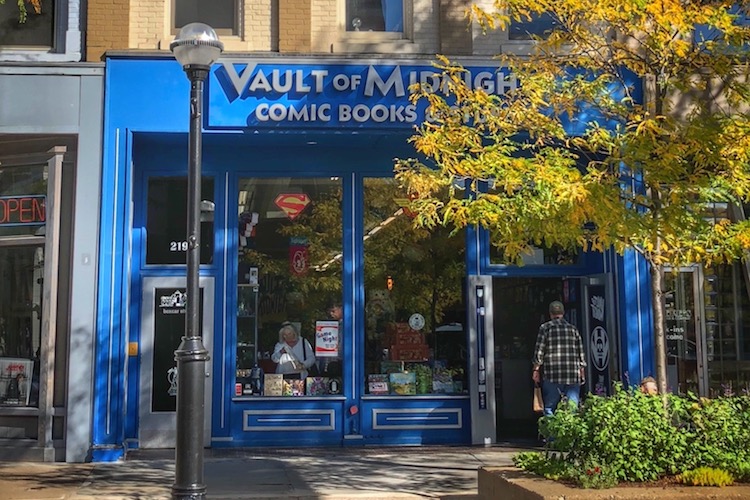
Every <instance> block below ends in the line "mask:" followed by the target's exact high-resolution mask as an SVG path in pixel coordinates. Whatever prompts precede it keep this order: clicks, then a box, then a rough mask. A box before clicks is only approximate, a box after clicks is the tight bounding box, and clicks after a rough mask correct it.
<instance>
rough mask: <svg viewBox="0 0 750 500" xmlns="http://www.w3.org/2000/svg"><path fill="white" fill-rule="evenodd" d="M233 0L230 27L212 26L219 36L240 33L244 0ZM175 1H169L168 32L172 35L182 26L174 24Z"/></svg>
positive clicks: (231, 35) (239, 34)
mask: <svg viewBox="0 0 750 500" xmlns="http://www.w3.org/2000/svg"><path fill="white" fill-rule="evenodd" d="M233 1H234V9H233V13H234V19H233V20H232V28H231V29H227V28H216V27H215V26H212V28H213V29H214V31H215V32H216V34H217V35H219V36H220V37H237V36H241V35H242V11H243V7H244V0H233ZM177 2H178V0H171V2H170V14H169V25H170V32H171V34H172V35H177V34H178V33H179V32H180V29H181V28H182V26H177V24H176V19H175V18H176V14H177Z"/></svg>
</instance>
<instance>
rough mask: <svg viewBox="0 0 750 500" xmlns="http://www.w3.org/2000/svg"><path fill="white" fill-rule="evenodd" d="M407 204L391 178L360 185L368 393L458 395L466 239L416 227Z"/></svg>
mask: <svg viewBox="0 0 750 500" xmlns="http://www.w3.org/2000/svg"><path fill="white" fill-rule="evenodd" d="M405 199H406V196H405V195H404V193H402V192H399V190H398V189H397V187H396V184H395V181H394V180H393V179H366V180H365V184H364V217H365V220H364V239H365V241H364V274H365V276H364V281H365V300H366V305H365V334H366V338H365V345H366V352H365V357H366V359H365V362H366V367H365V370H366V380H365V384H366V386H365V389H366V392H367V393H369V394H397V395H410V394H430V393H444V394H456V393H463V392H465V391H466V390H467V389H468V388H467V386H466V379H465V376H464V375H465V373H464V370H465V367H466V333H465V329H464V325H463V323H464V312H463V297H462V279H463V276H464V268H465V266H464V240H463V236H462V235H455V236H450V235H449V231H448V230H447V229H443V228H437V229H434V230H432V231H427V230H425V229H415V228H414V227H413V226H412V219H411V217H410V216H409V214H408V211H404V209H402V208H400V207H399V200H405Z"/></svg>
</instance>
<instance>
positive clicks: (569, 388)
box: [542, 380, 581, 415]
mask: <svg viewBox="0 0 750 500" xmlns="http://www.w3.org/2000/svg"><path fill="white" fill-rule="evenodd" d="M580 391H581V386H580V385H578V384H556V383H554V382H547V381H546V380H542V397H543V398H544V414H545V415H552V412H554V411H555V408H557V405H558V404H559V403H560V400H561V399H562V397H563V396H565V398H566V399H567V400H568V401H572V402H574V403H575V404H576V406H578V400H579V394H580Z"/></svg>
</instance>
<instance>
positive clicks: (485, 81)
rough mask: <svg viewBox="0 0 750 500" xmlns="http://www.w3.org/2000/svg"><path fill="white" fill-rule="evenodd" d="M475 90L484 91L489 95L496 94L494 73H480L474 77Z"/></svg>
mask: <svg viewBox="0 0 750 500" xmlns="http://www.w3.org/2000/svg"><path fill="white" fill-rule="evenodd" d="M474 88H475V89H482V90H484V91H485V92H487V93H488V94H494V93H495V82H493V81H492V73H490V72H489V71H480V72H479V73H477V75H476V76H475V77H474Z"/></svg>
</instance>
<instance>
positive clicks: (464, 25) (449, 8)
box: [440, 0, 472, 55]
mask: <svg viewBox="0 0 750 500" xmlns="http://www.w3.org/2000/svg"><path fill="white" fill-rule="evenodd" d="M471 3H472V2H470V1H469V0H440V52H441V53H443V54H451V55H468V54H471V26H470V25H469V21H468V19H466V9H467V8H468V7H469V5H470V4H471Z"/></svg>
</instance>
